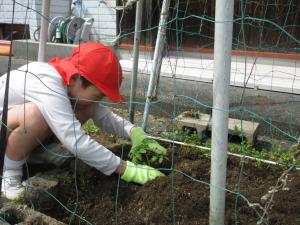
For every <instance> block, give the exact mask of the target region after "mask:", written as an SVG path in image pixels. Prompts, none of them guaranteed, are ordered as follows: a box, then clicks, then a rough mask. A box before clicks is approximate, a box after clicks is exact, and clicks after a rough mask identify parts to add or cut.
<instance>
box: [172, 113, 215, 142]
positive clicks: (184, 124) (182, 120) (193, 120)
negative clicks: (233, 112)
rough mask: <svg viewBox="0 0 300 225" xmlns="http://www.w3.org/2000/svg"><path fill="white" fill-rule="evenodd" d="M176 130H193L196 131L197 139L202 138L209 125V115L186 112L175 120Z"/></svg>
mask: <svg viewBox="0 0 300 225" xmlns="http://www.w3.org/2000/svg"><path fill="white" fill-rule="evenodd" d="M176 122H177V128H178V129H180V130H183V129H185V128H194V129H196V130H197V133H198V135H199V137H200V138H201V137H202V134H203V131H205V130H206V129H207V127H208V126H209V123H210V115H208V114H202V113H199V112H190V111H186V112H183V113H182V114H180V115H179V116H178V117H177V118H176Z"/></svg>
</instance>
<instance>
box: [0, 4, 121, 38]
mask: <svg viewBox="0 0 300 225" xmlns="http://www.w3.org/2000/svg"><path fill="white" fill-rule="evenodd" d="M83 4H84V5H85V7H86V9H87V11H86V15H85V17H89V18H94V20H95V21H94V24H93V28H92V31H91V35H90V38H91V40H99V41H101V40H102V41H110V40H113V39H115V37H116V10H115V7H116V0H83ZM68 5H69V1H68V0H50V18H49V19H50V20H51V18H54V17H56V16H67V15H68V12H69V7H68ZM27 6H28V7H29V9H27ZM12 11H13V1H11V0H0V23H11V22H12ZM41 14H42V0H17V1H16V4H15V15H14V23H20V24H29V29H30V38H31V39H33V38H34V37H33V33H34V31H35V30H36V29H37V28H38V27H39V26H40V21H41Z"/></svg>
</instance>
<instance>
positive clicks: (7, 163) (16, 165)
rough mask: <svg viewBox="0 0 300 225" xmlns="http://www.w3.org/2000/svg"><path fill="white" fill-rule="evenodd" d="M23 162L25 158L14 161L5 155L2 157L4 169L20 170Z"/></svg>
mask: <svg viewBox="0 0 300 225" xmlns="http://www.w3.org/2000/svg"><path fill="white" fill-rule="evenodd" d="M24 163H25V159H22V160H19V161H15V160H11V159H10V158H8V157H7V155H5V157H4V168H3V169H4V170H22V167H23V165H24Z"/></svg>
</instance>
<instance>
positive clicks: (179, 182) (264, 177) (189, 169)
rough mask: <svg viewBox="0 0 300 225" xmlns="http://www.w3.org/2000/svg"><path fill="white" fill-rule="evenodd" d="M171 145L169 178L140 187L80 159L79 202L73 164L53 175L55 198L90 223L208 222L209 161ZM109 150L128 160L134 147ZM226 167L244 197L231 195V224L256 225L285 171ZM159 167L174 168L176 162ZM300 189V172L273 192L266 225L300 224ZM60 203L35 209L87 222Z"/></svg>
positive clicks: (234, 162) (237, 163)
mask: <svg viewBox="0 0 300 225" xmlns="http://www.w3.org/2000/svg"><path fill="white" fill-rule="evenodd" d="M102 138H103V137H102ZM167 147H168V149H169V150H170V154H169V159H171V158H172V152H174V154H173V159H174V160H173V163H174V166H173V168H174V169H175V170H176V171H174V173H170V171H164V173H165V174H166V176H164V177H160V178H158V179H156V180H154V181H152V182H149V183H147V184H146V185H144V186H140V185H135V184H133V183H126V182H124V181H122V180H120V181H119V179H118V176H117V175H112V176H105V175H103V174H101V173H100V172H99V171H97V170H95V169H93V168H91V167H88V166H86V165H85V164H83V163H81V162H79V161H77V163H76V164H77V170H76V178H77V179H76V181H77V187H78V201H76V196H77V195H76V191H75V190H76V189H75V182H74V181H75V179H74V177H75V175H74V171H75V170H74V165H75V164H74V162H73V163H71V167H70V169H68V168H64V169H62V170H59V169H54V170H52V171H49V173H52V174H53V173H55V174H59V177H60V187H59V194H58V195H57V196H56V197H57V199H58V200H59V201H61V202H62V203H63V204H64V205H65V206H67V207H68V208H69V209H71V210H74V209H75V208H76V213H77V215H79V216H80V217H82V218H84V219H85V220H87V221H89V223H90V224H101V225H104V224H107V225H108V224H109V225H111V224H130V225H142V224H149V225H154V224H164V225H165V224H185V225H186V224H187V225H188V224H191V225H192V224H193V225H195V224H199V225H200V224H201V225H202V224H209V222H208V218H209V185H208V183H209V179H210V159H209V158H208V157H207V156H205V155H203V154H200V153H199V152H196V151H195V150H188V149H186V148H182V147H179V146H175V147H172V146H167ZM110 149H111V150H112V151H114V152H115V153H116V154H119V155H121V153H122V152H123V154H122V155H124V156H126V155H127V153H128V150H129V149H130V146H128V145H124V147H123V148H122V147H120V146H119V145H116V146H115V147H110ZM122 149H123V151H122ZM173 150H174V151H173ZM227 165H228V166H227V168H228V171H227V189H228V190H230V191H233V192H237V191H238V190H239V193H241V195H242V196H244V197H242V196H239V195H237V194H232V193H229V192H227V194H226V224H227V225H230V224H241V225H242V224H247V225H249V224H257V222H258V221H259V220H260V219H259V218H260V217H259V216H258V213H259V214H260V215H262V214H263V210H262V208H264V207H265V208H266V206H267V204H266V203H264V202H263V201H262V200H261V197H262V196H265V195H266V194H267V193H268V191H269V190H270V188H271V187H273V186H275V185H276V183H277V180H278V178H279V177H280V176H281V174H282V173H283V172H284V171H285V170H286V168H282V167H274V166H272V167H271V166H267V165H265V164H261V165H257V163H255V162H252V161H247V162H245V163H244V164H243V166H242V164H241V160H240V159H237V158H229V159H228V163H227ZM160 167H161V168H170V167H171V161H169V162H167V163H166V164H164V165H160ZM241 171H242V172H241ZM240 174H241V175H240ZM239 176H241V179H240V185H238V181H239ZM279 184H281V185H282V183H279ZM299 190H300V172H299V171H297V170H291V171H289V172H288V176H287V179H286V184H285V186H283V187H282V186H281V187H280V188H278V190H276V192H275V193H274V196H273V200H272V201H271V204H270V207H268V210H267V214H266V216H265V217H264V218H265V221H264V223H261V224H272V225H287V224H289V225H294V224H295V225H296V224H300V211H299V204H300V195H299ZM237 196H239V197H237ZM243 198H246V199H247V201H248V203H247V202H246V201H245V200H244V199H243ZM76 202H77V203H78V204H77V205H76ZM55 205H56V207H54V208H51V209H39V208H38V207H37V206H35V208H36V209H37V210H40V211H42V212H43V213H45V214H47V215H49V216H51V217H53V218H56V219H57V220H60V221H63V222H65V223H67V224H76V225H79V224H88V223H86V222H84V221H83V220H82V219H79V218H78V217H76V216H75V217H74V216H73V217H72V215H71V214H70V213H68V212H67V211H66V210H65V209H64V208H63V207H61V206H60V205H59V204H58V203H56V204H55ZM260 207H262V208H260Z"/></svg>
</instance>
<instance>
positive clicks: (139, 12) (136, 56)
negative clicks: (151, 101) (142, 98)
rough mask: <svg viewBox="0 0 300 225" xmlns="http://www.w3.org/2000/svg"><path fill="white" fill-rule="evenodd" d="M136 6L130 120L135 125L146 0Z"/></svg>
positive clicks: (141, 0)
mask: <svg viewBox="0 0 300 225" xmlns="http://www.w3.org/2000/svg"><path fill="white" fill-rule="evenodd" d="M136 4H137V5H136V12H135V32H134V46H133V65H132V77H131V90H130V101H129V120H130V122H131V123H134V101H135V96H136V83H137V74H138V66H139V53H140V41H141V24H142V19H143V4H144V0H139V1H138V2H137V3H136Z"/></svg>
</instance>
